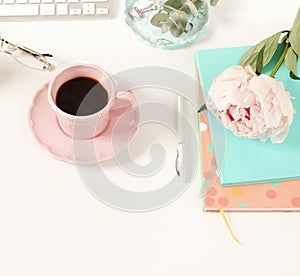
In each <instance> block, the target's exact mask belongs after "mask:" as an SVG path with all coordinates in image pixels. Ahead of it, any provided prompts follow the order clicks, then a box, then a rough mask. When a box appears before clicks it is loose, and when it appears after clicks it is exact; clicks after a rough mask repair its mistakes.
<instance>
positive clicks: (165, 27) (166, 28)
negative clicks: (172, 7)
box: [161, 23, 171, 33]
mask: <svg viewBox="0 0 300 276" xmlns="http://www.w3.org/2000/svg"><path fill="white" fill-rule="evenodd" d="M170 28H171V26H170V24H167V23H163V24H161V32H162V33H166V32H168V31H170Z"/></svg>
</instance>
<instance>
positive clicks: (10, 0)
mask: <svg viewBox="0 0 300 276" xmlns="http://www.w3.org/2000/svg"><path fill="white" fill-rule="evenodd" d="M14 3H15V0H3V4H14Z"/></svg>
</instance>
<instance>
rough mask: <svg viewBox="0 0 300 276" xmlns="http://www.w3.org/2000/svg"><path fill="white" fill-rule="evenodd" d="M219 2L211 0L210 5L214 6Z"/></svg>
mask: <svg viewBox="0 0 300 276" xmlns="http://www.w3.org/2000/svg"><path fill="white" fill-rule="evenodd" d="M218 2H219V0H210V5H211V6H213V7H214V6H215V5H217V4H218Z"/></svg>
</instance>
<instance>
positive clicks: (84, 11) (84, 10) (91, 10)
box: [82, 9, 95, 14]
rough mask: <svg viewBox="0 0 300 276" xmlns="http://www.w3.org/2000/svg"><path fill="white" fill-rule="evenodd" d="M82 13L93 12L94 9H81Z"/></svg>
mask: <svg viewBox="0 0 300 276" xmlns="http://www.w3.org/2000/svg"><path fill="white" fill-rule="evenodd" d="M82 13H83V14H95V9H83V10H82Z"/></svg>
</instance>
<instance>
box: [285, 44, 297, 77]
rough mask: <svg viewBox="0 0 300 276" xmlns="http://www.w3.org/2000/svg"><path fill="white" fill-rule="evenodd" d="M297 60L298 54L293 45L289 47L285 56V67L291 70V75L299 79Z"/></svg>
mask: <svg viewBox="0 0 300 276" xmlns="http://www.w3.org/2000/svg"><path fill="white" fill-rule="evenodd" d="M297 61H298V56H297V54H296V53H295V52H294V50H293V48H292V47H289V49H288V50H287V53H286V56H285V60H284V63H285V67H286V68H287V69H289V70H290V76H291V78H293V79H299V77H298V72H297Z"/></svg>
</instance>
